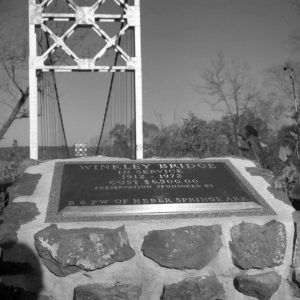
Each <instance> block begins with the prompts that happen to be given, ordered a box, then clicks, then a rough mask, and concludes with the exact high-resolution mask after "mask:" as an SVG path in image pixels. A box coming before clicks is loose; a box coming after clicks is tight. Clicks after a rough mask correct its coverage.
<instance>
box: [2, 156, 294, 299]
mask: <svg viewBox="0 0 300 300" xmlns="http://www.w3.org/2000/svg"><path fill="white" fill-rule="evenodd" d="M228 159H230V161H231V163H232V164H233V165H234V166H235V167H236V168H237V169H238V171H239V172H240V173H241V174H242V175H243V177H244V178H245V179H246V180H247V181H248V182H249V184H250V185H251V186H252V187H253V188H254V189H255V190H256V191H257V192H258V193H259V194H260V196H261V197H262V198H263V199H264V200H265V201H266V202H267V204H268V205H269V206H270V207H271V208H272V209H273V210H274V211H275V212H276V214H277V215H266V216H246V215H245V216H231V217H213V218H212V217H206V218H205V217H201V218H200V217H198V218H176V219H172V218H168V219H163V218H160V219H153V220H151V219H147V220H122V221H118V220H114V221H102V222H101V221H92V222H69V223H68V222H63V223H58V224H57V225H58V228H62V229H74V228H78V229H80V228H82V227H97V228H111V229H113V228H117V227H120V226H122V225H125V228H126V231H127V234H128V238H129V241H130V245H131V247H132V248H133V249H134V250H135V253H136V255H135V256H134V257H133V258H131V259H129V260H127V261H124V262H117V263H114V264H112V265H109V266H107V267H105V268H103V269H99V270H95V271H90V272H87V271H81V272H77V273H74V274H71V275H68V276H66V277H57V276H55V275H54V274H53V273H51V272H50V271H49V270H48V269H47V268H46V267H45V266H44V265H43V264H42V262H41V261H39V268H40V276H41V280H40V283H41V284H40V285H39V286H38V287H37V286H36V285H35V284H34V283H32V284H30V282H25V283H24V281H23V285H24V287H26V288H28V289H32V290H36V291H37V292H39V293H40V294H47V295H51V296H52V297H53V299H57V300H60V299H65V300H71V299H73V292H74V288H75V287H77V286H82V285H88V284H94V283H97V284H99V283H100V284H102V283H112V284H114V283H116V282H120V283H122V284H132V285H137V286H140V287H141V290H142V294H141V296H140V299H141V300H154V299H160V297H161V295H162V292H163V289H164V286H165V285H170V284H173V283H176V282H179V281H182V280H184V279H186V278H190V277H196V276H202V275H215V276H216V278H217V279H218V281H219V282H220V283H221V284H222V285H223V288H224V290H225V294H226V299H230V300H234V299H253V298H252V297H250V296H246V295H244V294H242V293H240V292H238V291H237V290H236V289H235V287H234V285H233V280H234V278H235V277H236V276H237V275H240V274H241V273H244V274H248V275H252V274H262V273H267V272H270V271H273V270H274V271H275V272H276V273H277V274H279V275H280V276H281V278H282V280H281V284H280V286H279V289H278V290H277V291H276V292H275V294H274V295H273V297H272V299H273V300H275V299H277V300H283V299H284V300H288V299H293V296H292V292H291V287H290V285H289V281H290V279H291V268H290V266H291V264H292V254H293V240H294V221H293V218H292V213H293V211H294V209H293V208H292V207H291V206H290V205H289V204H288V203H286V201H285V199H278V198H276V197H275V196H274V194H273V193H272V191H271V190H270V189H269V188H270V184H269V183H268V182H267V181H266V180H265V179H264V178H263V177H262V176H256V175H255V176H253V175H251V174H250V173H249V172H248V170H247V168H255V167H256V166H255V164H254V163H253V162H251V161H248V160H244V159H238V158H228ZM78 160H82V161H91V160H92V159H91V158H80V159H76V161H78ZM93 160H95V161H98V160H113V159H111V158H105V157H100V156H99V157H94V158H93ZM70 161H72V160H70ZM54 164H55V161H49V162H45V163H42V164H40V165H37V166H32V167H30V168H28V169H27V171H26V172H27V173H30V174H41V179H40V180H39V183H38V185H37V187H36V190H35V191H34V193H33V194H32V195H31V196H19V197H17V198H16V199H14V203H18V202H32V203H35V204H36V206H37V208H38V210H39V212H40V215H38V216H37V217H36V219H35V220H33V221H31V222H29V223H27V224H25V225H22V226H21V228H20V230H19V231H18V243H17V244H16V245H15V246H14V247H13V248H12V249H11V250H7V251H8V252H9V251H11V253H13V250H14V248H15V249H16V251H18V250H17V249H18V247H19V246H20V245H23V246H24V247H26V248H27V249H29V250H30V252H31V255H28V260H35V262H36V261H37V260H38V258H37V252H36V249H35V247H34V238H33V237H34V234H35V233H37V232H38V231H40V230H43V229H44V228H46V227H47V226H49V225H50V224H49V223H45V219H46V210H47V205H48V199H49V193H50V187H51V181H52V176H53V171H54ZM272 220H276V221H278V222H280V223H282V224H283V225H284V227H285V232H286V249H285V255H284V258H283V261H282V262H281V263H280V265H277V266H276V265H275V266H272V267H266V268H264V269H249V270H241V269H240V268H238V267H236V266H235V265H234V264H233V261H232V253H231V250H230V248H229V242H230V241H231V240H232V238H231V229H232V228H233V226H235V225H239V224H241V223H242V222H246V223H253V224H257V225H265V224H266V223H268V222H270V221H272ZM198 225H203V226H211V225H220V226H221V229H222V235H221V241H222V245H223V246H222V247H221V248H220V250H219V251H218V253H217V255H216V256H215V257H214V258H213V259H212V260H211V261H210V262H209V263H208V264H207V265H206V266H205V267H204V268H202V269H201V270H196V269H183V270H178V269H171V268H165V267H162V266H160V265H159V264H157V263H156V262H154V261H153V260H151V259H149V258H147V257H145V256H144V255H143V252H142V250H141V247H142V244H143V241H144V237H145V236H146V235H147V234H148V233H149V232H150V231H153V230H164V229H175V228H179V227H185V226H198ZM19 248H20V247H19ZM9 256H10V255H8V256H7V257H8V258H9ZM19 256H20V259H22V253H20V255H19ZM32 256H35V257H34V258H33V257H32ZM35 265H36V263H35ZM13 281H14V282H13ZM27 281H28V280H27ZM4 282H6V283H7V284H9V283H10V284H14V283H15V284H17V282H18V283H20V282H22V280H20V278H15V279H13V277H10V278H9V276H6V277H5V279H4Z"/></svg>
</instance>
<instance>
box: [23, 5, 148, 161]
mask: <svg viewBox="0 0 300 300" xmlns="http://www.w3.org/2000/svg"><path fill="white" fill-rule="evenodd" d="M80 31H81V34H80V33H79V34H78V32H80ZM90 32H93V35H90V36H88V34H89V33H90ZM94 33H96V35H95V34H94ZM74 36H77V38H75V39H74V38H73V39H72V37H74ZM86 37H87V38H88V39H91V38H94V39H98V42H99V43H98V46H99V45H101V47H100V48H99V49H92V50H93V51H90V50H91V49H84V45H83V44H82V43H81V41H82V39H83V38H86ZM95 44H96V43H95ZM94 48H95V47H94ZM57 72H65V73H67V74H68V73H69V72H109V73H110V81H109V85H108V86H107V99H106V107H105V110H104V111H103V112H99V115H100V114H102V115H103V122H102V124H99V139H98V143H97V147H95V153H94V154H95V155H107V156H123V157H128V158H132V159H141V158H143V129H142V124H143V121H142V119H143V118H142V66H141V29H140V0H90V1H89V0H29V115H30V157H31V158H33V159H55V158H68V157H70V156H71V155H70V151H69V145H68V143H67V140H68V137H67V135H66V130H65V126H64V118H63V111H62V109H61V99H60V93H59V88H58V83H57V77H56V74H57ZM83 84H84V83H83ZM87 105H89V104H88V97H87ZM118 136H119V138H116V137H118Z"/></svg>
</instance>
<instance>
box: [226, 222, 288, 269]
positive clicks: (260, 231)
mask: <svg viewBox="0 0 300 300" xmlns="http://www.w3.org/2000/svg"><path fill="white" fill-rule="evenodd" d="M231 239H232V241H231V242H229V247H230V250H231V254H232V260H233V263H234V264H235V265H236V266H238V267H239V268H241V269H244V270H248V269H252V268H254V269H263V268H266V267H274V266H279V265H281V264H282V261H283V259H284V255H285V250H286V232H285V226H284V225H283V224H282V223H280V222H277V221H275V220H272V221H271V222H268V223H266V224H265V225H263V226H260V225H257V224H253V223H245V222H242V223H241V224H239V225H236V226H234V227H232V228H231Z"/></svg>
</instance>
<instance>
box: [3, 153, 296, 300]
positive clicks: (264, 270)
mask: <svg viewBox="0 0 300 300" xmlns="http://www.w3.org/2000/svg"><path fill="white" fill-rule="evenodd" d="M270 179H271V174H270V173H268V172H267V171H265V170H262V169H260V168H258V167H257V166H256V165H255V164H254V163H253V162H252V161H249V160H245V159H238V158H222V159H221V158H220V159H217V158H216V159H204V160H192V159H179V160H174V159H173V160H138V161H131V160H125V159H123V160H122V159H112V158H105V157H101V156H98V157H93V158H78V159H71V160H56V161H48V162H44V163H41V164H39V165H36V166H32V167H30V168H28V169H27V171H26V173H25V174H24V176H23V179H22V178H21V179H20V180H19V181H17V182H16V183H15V185H14V186H13V187H11V189H10V194H11V196H12V197H13V198H14V199H13V201H12V203H11V205H10V206H9V207H10V208H9V209H6V210H5V211H6V212H5V215H4V221H5V222H4V223H5V224H6V225H5V226H6V227H5V228H6V231H5V232H4V229H3V227H2V235H0V237H1V239H2V241H3V240H5V239H6V245H9V247H10V251H8V252H7V253H9V254H7V255H4V257H3V259H4V261H9V260H10V259H11V258H12V257H14V258H15V259H18V260H19V262H22V263H28V264H30V265H31V266H32V272H29V271H28V272H27V273H26V274H23V275H20V276H19V277H18V278H14V277H13V276H3V279H2V280H3V282H4V283H6V284H8V285H9V284H10V285H16V284H17V285H19V286H22V287H24V288H26V289H27V290H30V291H31V292H33V293H34V292H35V293H39V295H44V297H48V298H45V299H56V300H60V299H66V300H71V299H76V300H79V299H87V297H90V299H114V298H112V297H115V298H117V297H120V298H118V299H142V300H146V299H150V300H154V299H172V300H173V299H187V297H194V299H253V298H252V297H254V298H255V297H256V298H258V299H270V298H272V299H277V300H279V299H280V300H282V299H286V300H288V299H293V296H292V292H291V286H290V284H289V282H290V280H291V272H292V269H291V264H292V262H293V259H292V255H293V239H294V221H293V219H292V213H293V211H294V209H293V208H292V207H291V206H290V204H289V203H288V200H287V199H285V198H284V197H283V196H282V195H279V194H278V193H275V191H274V190H272V188H271V186H270V183H269V182H270ZM23 181H24V182H25V185H26V187H27V188H26V189H24V183H22V182H23ZM28 187H30V188H29V189H28ZM17 215H18V216H22V215H23V216H24V217H16V216H17ZM16 220H18V222H16ZM12 224H15V225H14V226H13V225H12ZM0 228H1V227H0ZM20 246H22V247H23V248H24V249H25V248H26V249H27V251H23V252H22V254H20ZM23 248H22V249H23ZM24 253H28V255H24ZM38 278H39V280H38ZM38 283H39V284H38ZM51 297H52V298H51ZM122 297H123V298H122Z"/></svg>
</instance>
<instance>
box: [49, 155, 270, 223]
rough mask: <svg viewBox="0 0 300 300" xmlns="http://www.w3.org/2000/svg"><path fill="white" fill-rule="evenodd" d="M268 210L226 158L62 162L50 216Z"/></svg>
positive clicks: (52, 193)
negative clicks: (209, 159) (213, 159)
mask: <svg viewBox="0 0 300 300" xmlns="http://www.w3.org/2000/svg"><path fill="white" fill-rule="evenodd" d="M266 207H267V204H266V203H265V201H263V199H261V197H260V196H259V195H258V193H257V192H256V191H255V190H254V189H253V188H251V187H250V186H249V184H248V183H247V182H246V181H245V180H244V179H243V178H242V176H241V175H239V174H237V171H236V170H235V168H234V167H233V166H232V165H231V164H230V162H229V161H226V160H222V161H220V160H215V161H207V160H197V161H195V160H179V161H178V160H176V161H122V162H105V161H104V162H57V163H56V165H55V174H54V178H53V181H52V188H51V193H50V201H49V207H48V212H49V213H48V214H47V215H48V217H49V216H50V219H51V216H52V217H53V215H54V214H56V215H57V216H61V217H62V218H68V217H71V218H72V217H75V218H76V217H88V216H96V217H97V216H100V217H101V216H141V215H174V214H197V213H204V212H216V211H218V212H224V211H230V212H234V211H245V210H256V211H261V210H263V209H266ZM48 219H49V218H48Z"/></svg>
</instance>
